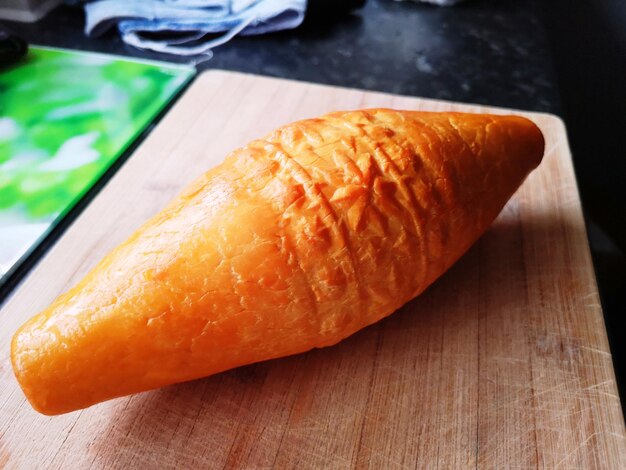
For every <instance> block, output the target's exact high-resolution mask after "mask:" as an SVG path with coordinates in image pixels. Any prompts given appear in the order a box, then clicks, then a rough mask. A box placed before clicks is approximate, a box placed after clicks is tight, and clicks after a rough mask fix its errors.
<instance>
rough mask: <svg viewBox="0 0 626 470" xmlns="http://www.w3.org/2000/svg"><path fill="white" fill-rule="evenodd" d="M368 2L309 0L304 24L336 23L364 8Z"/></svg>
mask: <svg viewBox="0 0 626 470" xmlns="http://www.w3.org/2000/svg"><path fill="white" fill-rule="evenodd" d="M365 2H366V0H308V2H307V6H306V15H305V16H304V24H309V23H319V22H326V21H334V20H337V19H338V18H341V17H342V16H344V15H346V14H348V13H350V12H351V11H352V10H356V9H358V8H362V7H363V6H364V5H365Z"/></svg>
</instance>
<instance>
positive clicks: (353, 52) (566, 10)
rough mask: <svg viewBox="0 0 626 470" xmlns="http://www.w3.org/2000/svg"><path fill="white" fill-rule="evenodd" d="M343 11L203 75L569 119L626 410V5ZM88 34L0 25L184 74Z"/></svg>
mask: <svg viewBox="0 0 626 470" xmlns="http://www.w3.org/2000/svg"><path fill="white" fill-rule="evenodd" d="M310 1H311V2H312V1H314V0H310ZM337 3H340V2H331V1H329V0H324V1H322V0H316V1H315V3H311V5H313V6H314V7H315V11H314V12H312V13H314V14H311V15H309V16H308V17H307V20H306V22H305V24H304V25H303V26H301V27H300V28H298V29H295V30H291V31H284V32H279V33H274V34H269V35H265V36H258V37H238V38H235V39H233V40H232V41H231V42H229V43H228V44H226V45H224V46H221V47H219V48H217V49H215V51H214V57H213V58H212V59H211V60H208V61H205V62H202V63H199V64H198V66H197V67H198V69H200V70H204V69H211V68H220V69H226V70H238V71H243V72H250V73H257V74H263V75H270V76H276V77H284V78H291V79H297V80H305V81H312V82H318V83H327V84H332V85H339V86H346V87H357V88H364V89H369V90H376V91H384V92H390V93H398V94H403V95H413V96H421V97H427V98H438V99H444V100H454V101H463V102H468V103H479V104H485V105H495V106H504V107H509V108H519V109H526V110H532V111H544V112H550V113H554V114H557V115H559V116H561V117H562V118H563V119H564V120H565V123H566V125H567V128H568V134H569V138H570V143H571V146H572V151H573V156H574V164H575V168H576V173H577V179H578V183H579V188H580V191H581V197H582V202H583V208H584V211H585V220H586V223H587V229H588V233H589V239H590V246H591V250H592V255H593V260H594V266H595V269H596V276H597V278H598V284H599V288H600V295H601V298H602V303H603V308H604V313H605V320H606V325H607V330H608V333H609V340H610V342H611V348H612V352H613V357H614V364H615V367H616V372H617V376H618V385H619V386H620V391H621V397H622V400H623V401H624V397H625V395H626V388H625V386H626V374H625V369H626V344H624V341H622V332H623V331H624V329H623V324H624V320H623V319H622V318H621V317H622V316H623V315H622V312H624V311H625V307H626V301H625V300H624V296H623V294H622V293H623V292H626V269H625V266H626V263H625V258H624V253H625V251H626V249H625V248H626V230H625V228H624V224H623V223H622V220H621V219H622V218H624V217H625V216H626V210H624V208H626V203H625V202H626V188H625V187H626V185H625V184H624V183H623V176H624V164H625V162H626V155H624V153H625V151H624V147H623V145H622V143H621V142H620V140H621V138H622V137H621V133H623V132H624V131H625V129H626V127H625V126H624V124H625V123H626V122H625V120H624V115H625V112H626V91H625V90H624V89H626V87H623V83H624V79H625V78H626V60H625V59H626V35H622V32H623V31H626V2H622V1H621V0H599V1H598V2H596V3H595V4H594V5H595V6H592V5H589V4H590V3H592V2H584V1H582V0H581V1H577V0H553V1H551V2H545V1H542V0H526V1H523V2H520V1H518V0H470V1H468V2H466V3H462V4H459V5H457V6H454V7H448V8H444V7H436V6H432V5H426V4H417V3H412V2H395V1H392V0H369V1H367V2H366V4H365V6H364V7H363V8H361V9H357V10H355V11H354V12H352V13H351V14H333V13H332V11H333V9H334V8H336V5H337ZM622 20H623V21H622ZM83 24H84V17H83V13H82V10H81V9H80V8H78V7H68V6H62V7H60V8H57V9H56V10H55V11H53V12H52V13H51V14H50V15H48V16H47V17H46V18H45V19H43V20H42V21H40V22H38V23H34V24H20V23H13V22H8V21H4V22H0V25H3V26H5V27H8V28H9V29H11V30H13V31H14V32H16V33H18V34H19V35H21V36H22V37H23V38H24V39H26V40H27V41H29V42H31V43H33V44H39V45H48V46H57V47H67V48H73V49H81V50H90V51H98V52H105V53H115V54H122V55H128V56H135V57H142V58H150V59H161V60H168V61H176V62H181V61H185V60H183V59H177V58H172V57H171V56H164V55H161V54H156V53H150V52H144V51H140V50H137V49H134V48H132V47H130V46H127V45H125V44H124V43H123V42H122V41H121V40H120V39H119V37H118V36H117V35H116V33H115V31H114V30H112V31H109V32H108V33H107V34H105V35H103V36H101V37H98V38H89V37H86V36H85V35H84V34H83ZM622 30H623V31H622ZM186 60H188V59H186ZM618 77H621V80H618Z"/></svg>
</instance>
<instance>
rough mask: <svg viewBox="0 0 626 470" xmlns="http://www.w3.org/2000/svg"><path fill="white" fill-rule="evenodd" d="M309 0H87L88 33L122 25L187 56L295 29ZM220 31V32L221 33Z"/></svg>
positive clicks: (143, 41)
mask: <svg viewBox="0 0 626 470" xmlns="http://www.w3.org/2000/svg"><path fill="white" fill-rule="evenodd" d="M306 2H307V0H97V1H93V2H89V3H87V4H86V5H85V13H86V25H85V32H86V33H87V34H88V35H92V36H97V35H99V34H102V33H103V32H105V31H106V30H108V29H109V28H111V27H112V26H115V25H117V28H118V29H119V32H120V35H121V38H122V40H123V41H124V42H126V43H127V44H130V45H132V46H135V47H139V48H141V49H150V50H153V51H157V52H164V53H169V54H177V55H183V56H196V55H205V56H208V57H210V56H211V49H213V48H214V47H217V46H219V45H221V44H224V43H225V42H228V41H229V40H230V39H232V38H233V37H234V36H236V35H237V34H241V35H255V34H264V33H269V32H272V31H279V30H283V29H291V28H295V27H297V26H299V25H300V24H301V23H302V21H303V20H304V14H305V11H306ZM216 34H218V36H215V35H216Z"/></svg>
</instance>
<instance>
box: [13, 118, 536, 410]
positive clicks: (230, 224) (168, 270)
mask: <svg viewBox="0 0 626 470" xmlns="http://www.w3.org/2000/svg"><path fill="white" fill-rule="evenodd" d="M543 145H544V143H543V137H542V135H541V132H540V131H539V129H538V128H537V127H536V126H535V125H534V124H533V123H532V122H531V121H529V120H527V119H524V118H521V117H515V116H492V115H472V114H458V113H422V112H411V111H394V110H388V109H372V110H364V111H350V112H336V113H332V114H329V115H326V116H323V117H321V118H319V119H309V120H305V121H300V122H296V123H293V124H290V125H287V126H285V127H282V128H280V129H278V130H276V131H275V132H273V133H271V134H270V135H269V136H267V137H265V138H264V139H260V140H255V141H253V142H251V143H250V144H248V145H247V146H245V147H243V148H240V149H238V150H235V151H234V152H232V153H231V154H230V155H229V156H228V157H227V158H226V160H225V161H224V163H223V164H221V165H220V166H218V167H216V168H214V169H212V170H210V171H208V172H207V173H206V174H205V175H203V176H202V177H201V178H200V179H198V180H197V181H196V182H195V183H193V184H192V185H191V186H190V187H189V188H187V190H186V191H184V192H183V193H182V194H181V195H180V196H179V197H178V198H176V199H175V200H174V201H172V202H171V203H170V204H169V205H168V206H167V207H166V208H165V209H164V210H163V211H162V212H160V213H159V214H157V215H156V216H155V217H154V218H152V219H151V220H150V221H148V222H147V223H146V224H145V225H144V226H143V227H141V228H140V229H139V230H138V231H137V232H136V233H135V234H134V235H132V236H131V237H130V239H128V240H127V241H126V242H125V243H124V244H122V245H121V246H119V247H118V248H116V249H115V250H113V251H112V252H111V253H110V254H109V255H108V256H107V257H105V258H104V259H103V260H102V261H101V262H100V263H99V264H98V265H97V266H96V267H95V268H94V269H93V270H92V271H91V272H90V273H89V274H88V275H87V276H86V277H85V278H84V279H83V280H82V281H81V282H80V283H79V284H78V285H76V286H75V287H74V288H72V289H71V290H70V291H69V292H67V293H65V294H63V295H61V296H60V297H59V298H58V299H57V300H56V301H55V302H54V303H53V304H52V305H51V306H50V307H49V308H48V309H47V310H45V311H44V312H42V313H40V314H39V315H37V316H35V317H34V318H32V319H31V320H29V321H28V322H27V323H26V324H24V325H23V326H22V327H21V328H20V330H19V331H18V332H17V333H16V334H15V337H14V339H13V343H12V360H13V367H14V371H15V374H16V377H17V378H18V380H19V383H20V385H21V386H22V388H23V390H24V392H25V394H26V396H27V398H28V399H29V401H30V403H31V404H32V406H33V407H34V408H35V409H37V410H38V411H40V412H42V413H45V414H59V413H65V412H68V411H72V410H76V409H79V408H84V407H87V406H90V405H92V404H95V403H98V402H101V401H103V400H107V399H110V398H114V397H118V396H122V395H127V394H131V393H135V392H140V391H144V390H149V389H153V388H156V387H160V386H164V385H168V384H172V383H176V382H181V381H186V380H191V379H195V378H199V377H204V376H207V375H211V374H214V373H217V372H220V371H223V370H226V369H230V368H233V367H237V366H240V365H244V364H249V363H252V362H257V361H261V360H266V359H271V358H276V357H281V356H286V355H290V354H295V353H299V352H303V351H307V350H310V349H312V348H315V347H324V346H329V345H332V344H335V343H337V342H338V341H341V340H342V339H343V338H345V337H347V336H349V335H351V334H353V333H354V332H356V331H358V330H360V329H361V328H364V327H365V326H367V325H370V324H372V323H374V322H376V321H378V320H380V319H381V318H383V317H385V316H387V315H389V314H391V313H392V312H393V311H395V310H396V309H398V308H399V307H400V306H402V305H403V304H404V303H406V302H407V301H409V300H410V299H412V298H413V297H415V296H417V295H418V294H420V293H421V292H422V291H423V290H424V289H425V288H426V287H427V286H428V285H429V284H431V283H432V282H433V281H434V280H435V279H436V278H437V277H439V276H440V275H441V274H442V273H443V272H444V271H445V270H446V269H448V267H450V265H452V264H453V263H454V262H455V261H456V260H457V259H458V258H459V257H460V256H461V255H462V254H463V253H464V252H465V251H466V250H467V249H468V248H469V247H470V246H471V245H472V244H473V243H474V242H475V241H476V239H477V238H478V237H479V236H480V235H481V234H482V233H483V232H484V231H485V230H486V229H487V227H488V226H489V224H490V223H491V222H492V221H493V220H494V218H495V217H496V216H497V215H498V213H499V212H500V210H501V209H502V207H503V206H504V204H505V203H506V201H507V200H508V199H509V197H510V196H511V195H512V194H513V193H514V192H515V190H516V189H517V188H518V186H519V185H520V184H521V183H522V181H523V180H524V178H525V177H526V175H527V174H528V173H529V172H530V171H531V170H532V169H533V168H535V167H536V166H537V165H538V164H539V162H540V161H541V158H542V155H543Z"/></svg>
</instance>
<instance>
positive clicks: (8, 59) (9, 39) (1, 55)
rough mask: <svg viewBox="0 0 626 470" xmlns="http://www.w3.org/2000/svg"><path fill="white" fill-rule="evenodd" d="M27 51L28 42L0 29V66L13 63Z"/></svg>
mask: <svg viewBox="0 0 626 470" xmlns="http://www.w3.org/2000/svg"><path fill="white" fill-rule="evenodd" d="M27 52H28V43H27V42H26V41H24V40H23V39H22V38H19V37H17V36H15V35H13V34H11V33H9V32H8V31H5V30H3V29H0V68H4V67H8V66H9V65H13V64H14V63H15V62H17V61H18V60H20V59H21V58H22V57H24V56H25V55H26V53H27Z"/></svg>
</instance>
